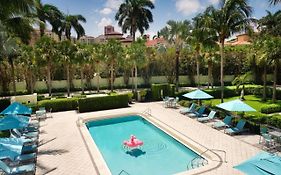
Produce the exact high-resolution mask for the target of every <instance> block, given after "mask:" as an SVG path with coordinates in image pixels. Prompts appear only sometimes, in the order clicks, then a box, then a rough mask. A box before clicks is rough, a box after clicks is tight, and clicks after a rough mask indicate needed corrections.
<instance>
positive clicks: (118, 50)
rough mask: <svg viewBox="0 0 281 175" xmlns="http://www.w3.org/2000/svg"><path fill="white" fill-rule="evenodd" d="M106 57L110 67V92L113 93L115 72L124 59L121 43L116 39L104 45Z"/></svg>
mask: <svg viewBox="0 0 281 175" xmlns="http://www.w3.org/2000/svg"><path fill="white" fill-rule="evenodd" d="M104 57H105V61H106V62H107V64H108V65H109V67H110V90H111V92H113V86H114V85H113V84H114V72H115V71H116V68H117V66H118V64H120V63H121V61H122V59H123V57H124V52H123V47H122V46H121V43H120V42H119V41H117V40H114V39H110V40H108V42H107V43H106V44H105V45H104Z"/></svg>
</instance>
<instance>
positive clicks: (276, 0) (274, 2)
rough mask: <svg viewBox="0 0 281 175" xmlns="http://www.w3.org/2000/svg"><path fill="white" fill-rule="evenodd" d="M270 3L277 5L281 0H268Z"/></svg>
mask: <svg viewBox="0 0 281 175" xmlns="http://www.w3.org/2000/svg"><path fill="white" fill-rule="evenodd" d="M268 1H269V3H270V4H274V5H277V4H278V3H281V0H268Z"/></svg>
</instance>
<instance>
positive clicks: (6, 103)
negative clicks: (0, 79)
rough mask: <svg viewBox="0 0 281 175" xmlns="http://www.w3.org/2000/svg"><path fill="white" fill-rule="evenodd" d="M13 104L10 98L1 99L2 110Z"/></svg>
mask: <svg viewBox="0 0 281 175" xmlns="http://www.w3.org/2000/svg"><path fill="white" fill-rule="evenodd" d="M10 104H11V101H10V99H9V98H4V99H0V112H2V111H3V110H4V109H6V108H7V107H8V106H9V105H10Z"/></svg>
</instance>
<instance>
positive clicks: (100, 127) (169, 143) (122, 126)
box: [86, 115, 198, 175]
mask: <svg viewBox="0 0 281 175" xmlns="http://www.w3.org/2000/svg"><path fill="white" fill-rule="evenodd" d="M86 126H87V127H88V130H89V132H90V134H91V136H92V138H93V139H94V141H95V143H96V144H97V146H98V148H99V150H100V152H101V154H102V156H103V158H104V159H105V161H106V163H107V166H108V167H109V169H110V171H111V173H112V174H113V175H118V174H119V173H120V172H121V171H122V170H125V171H126V172H127V173H128V174H130V175H168V174H175V173H179V172H183V171H187V164H188V162H190V161H191V160H192V159H193V158H195V157H198V154H196V153H195V152H194V151H192V150H191V149H189V148H187V147H186V146H184V145H183V144H181V143H180V142H178V141H176V140H175V139H174V138H172V137H171V136H169V135H168V134H166V133H165V132H163V131H162V130H160V129H159V128H157V127H155V126H154V125H152V124H151V123H149V122H148V121H147V120H145V119H143V118H142V117H140V116H137V115H135V116H124V117H119V118H111V119H104V120H98V121H90V122H88V123H87V124H86ZM132 134H133V135H135V136H136V137H137V139H139V140H142V141H143V142H144V145H143V146H142V147H141V148H140V149H133V150H131V151H130V150H127V149H124V148H123V141H124V140H129V138H130V135H132ZM124 174H126V173H124Z"/></svg>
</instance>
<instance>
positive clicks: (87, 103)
mask: <svg viewBox="0 0 281 175" xmlns="http://www.w3.org/2000/svg"><path fill="white" fill-rule="evenodd" d="M128 102H129V97H128V94H121V95H112V96H104V97H93V98H84V99H79V100H78V109H79V112H90V111H99V110H106V109H115V108H123V107H127V106H128Z"/></svg>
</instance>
